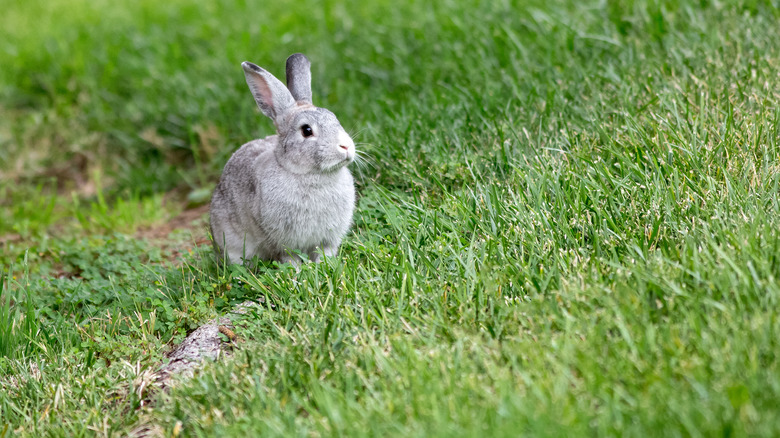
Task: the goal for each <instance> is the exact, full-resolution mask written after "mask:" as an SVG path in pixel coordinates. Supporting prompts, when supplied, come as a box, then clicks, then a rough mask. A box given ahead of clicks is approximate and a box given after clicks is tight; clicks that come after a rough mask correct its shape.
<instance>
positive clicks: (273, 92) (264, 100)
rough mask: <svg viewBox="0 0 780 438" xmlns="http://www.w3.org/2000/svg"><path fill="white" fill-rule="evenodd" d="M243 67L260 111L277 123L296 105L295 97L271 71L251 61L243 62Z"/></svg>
mask: <svg viewBox="0 0 780 438" xmlns="http://www.w3.org/2000/svg"><path fill="white" fill-rule="evenodd" d="M241 67H243V68H244V76H246V83H247V85H249V90H250V91H252V96H254V97H255V102H257V106H258V107H260V111H262V112H263V114H265V115H266V116H268V117H269V118H270V119H271V120H273V121H274V123H276V122H277V119H278V118H279V116H281V115H282V114H284V113H286V112H287V111H288V110H289V109H290V108H292V107H293V106H294V105H295V99H293V97H292V95H291V94H290V91H289V90H287V87H285V86H284V84H282V82H281V81H280V80H279V79H276V78H275V77H274V75H272V74H271V73H268V72H267V71H265V70H263V69H262V68H260V67H258V66H256V65H255V64H252V63H251V62H243V63H241Z"/></svg>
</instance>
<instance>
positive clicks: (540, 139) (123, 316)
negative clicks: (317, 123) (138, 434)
mask: <svg viewBox="0 0 780 438" xmlns="http://www.w3.org/2000/svg"><path fill="white" fill-rule="evenodd" d="M272 3H273V2H272ZM778 16H780V13H779V12H778V9H777V5H776V4H775V5H773V4H772V3H771V2H737V3H717V4H707V2H704V3H703V4H699V3H692V2H683V4H678V2H643V1H635V2H620V3H618V2H607V3H605V4H600V3H596V2H569V3H567V2H562V1H545V2H541V1H540V2H524V3H521V4H513V3H511V2H484V3H478V2H438V3H437V4H436V6H428V5H424V4H408V5H403V4H398V2H372V3H366V2H357V1H355V2H349V4H347V5H344V6H342V5H338V4H335V2H333V3H331V2H326V3H324V5H320V3H319V2H313V1H312V2H306V1H303V2H295V5H294V6H293V5H277V4H275V3H274V4H269V5H264V6H263V7H262V8H260V7H255V6H251V5H247V4H245V3H242V2H236V3H235V4H233V3H231V2H227V1H224V2H213V3H209V4H203V5H198V6H193V5H188V4H186V3H185V2H178V1H171V2H166V4H165V5H160V4H159V2H151V1H140V2H119V3H116V2H111V3H109V2H102V1H99V2H83V1H78V0H69V1H65V0H61V1H55V2H42V1H31V2H25V3H24V5H23V6H22V4H19V5H15V6H13V7H12V8H11V12H10V13H8V14H5V15H4V16H3V18H0V37H2V38H0V49H2V50H3V52H4V53H5V55H4V56H5V57H6V58H9V59H10V60H11V62H10V63H9V64H8V65H10V67H8V68H3V69H2V70H0V81H2V82H0V83H1V84H2V85H3V87H2V91H1V92H2V93H3V94H2V97H3V101H2V102H3V106H2V107H0V111H2V112H3V114H4V115H5V117H3V118H2V122H0V144H1V145H2V148H0V154H4V156H2V157H0V158H3V162H5V163H6V165H5V167H3V168H2V171H3V172H4V175H5V176H6V177H7V178H15V179H16V181H19V182H21V183H20V184H13V185H11V184H9V183H8V181H7V180H6V182H4V183H2V187H0V193H3V200H2V201H1V202H3V209H2V211H0V232H2V233H5V234H9V233H12V234H14V235H18V236H19V238H20V239H21V241H15V243H9V244H6V245H5V246H4V249H3V252H2V254H1V256H2V259H1V260H2V262H3V264H4V265H5V266H6V268H5V272H6V274H7V275H6V276H5V279H4V281H3V282H4V295H5V296H6V297H7V298H6V299H13V300H14V305H12V306H9V305H8V304H4V305H0V323H1V324H0V355H1V356H3V357H2V358H0V371H2V373H1V374H2V377H0V385H2V388H3V390H2V391H0V415H1V416H2V418H3V420H4V421H7V422H9V423H10V426H11V427H10V428H11V429H12V430H18V431H19V432H20V433H21V434H31V435H39V434H42V433H49V434H54V435H60V434H64V435H79V434H93V433H95V431H98V432H99V433H111V432H120V433H126V432H128V431H130V430H132V429H133V428H135V427H137V426H139V425H144V424H146V425H152V426H147V427H153V430H155V431H157V432H165V433H166V434H170V433H172V432H174V431H176V430H179V428H181V430H182V431H183V432H184V433H187V434H191V435H214V434H216V435H218V436H236V435H246V433H247V432H255V433H259V432H262V433H265V434H268V435H281V436H289V435H291V434H301V435H344V434H349V435H363V434H373V435H412V436H431V435H440V436H458V435H464V436H467V435H479V434H482V435H485V436H503V435H512V436H514V435H517V434H518V433H528V434H531V435H544V436H557V435H561V436H563V435H566V436H572V435H585V434H593V435H637V436H646V435H663V436H670V435H680V436H699V435H716V434H717V435H729V436H731V435H736V436H743V435H757V436H775V435H777V434H778V433H780V416H779V415H778V414H777V409H776V406H777V404H778V399H780V367H779V364H778V359H777V354H776V352H777V351H778V348H779V347H780V346H778V339H779V337H778V335H779V334H780V321H779V320H778V316H779V315H778V310H777V309H778V307H777V299H778V293H779V292H780V282H779V281H778V277H780V231H779V230H780V219H779V216H778V213H780V201H778V199H777V193H778V188H779V187H778V186H779V185H780V172H778V170H780V168H779V165H778V159H779V158H780V156H779V154H780V148H778V141H780V137H779V136H780V130H779V128H780V109H778V102H780V83H778V82H779V81H778V72H780V61H779V59H778V55H780V50H779V49H780V44H778V41H780V38H777V35H776V31H775V30H774V29H775V27H776V26H775V23H776V20H777V18H778ZM31 23H38V24H40V25H39V26H31V25H30V24H31ZM41 28H43V29H46V30H45V31H42V32H41V31H38V30H34V29H41ZM294 51H304V52H306V53H308V54H309V55H310V58H311V59H312V61H313V68H314V71H313V79H314V84H313V85H314V92H315V102H316V103H318V104H320V105H323V106H327V107H328V108H330V109H332V110H333V111H334V112H335V113H336V114H338V115H339V117H340V119H341V120H342V121H343V122H344V124H345V126H346V127H347V128H348V129H351V130H352V131H354V132H359V134H358V135H357V138H358V141H359V142H363V143H365V144H364V145H363V146H362V147H363V149H364V150H367V151H368V152H369V154H370V155H371V156H372V157H373V165H367V166H363V167H359V168H357V169H356V173H358V175H359V178H358V179H359V190H360V193H361V199H360V203H359V208H358V212H357V213H356V217H355V222H356V223H355V227H354V231H353V233H352V234H351V235H350V236H349V238H348V239H347V241H346V242H345V244H344V246H343V248H342V253H341V257H339V258H338V259H334V260H329V261H328V262H327V263H322V264H320V265H316V266H314V265H308V266H305V267H304V268H303V269H302V270H301V271H300V272H298V273H296V272H295V271H294V270H292V269H289V268H280V269H277V268H275V267H270V266H269V267H264V268H261V269H260V270H259V271H258V272H256V273H254V274H252V273H248V272H246V271H244V270H243V269H240V268H238V267H234V268H231V269H229V270H220V269H219V268H217V267H216V266H215V265H214V263H213V261H212V260H211V259H210V258H209V256H208V248H202V249H199V250H196V251H195V252H194V253H193V254H192V255H189V256H187V257H186V260H187V262H186V263H185V264H184V265H183V266H181V267H175V266H173V265H171V264H170V263H169V262H167V261H166V254H165V251H159V250H155V249H153V248H150V247H149V245H148V244H146V243H143V242H137V241H136V240H135V239H134V238H132V237H127V235H126V234H121V233H132V231H133V230H134V229H135V228H137V227H138V226H139V225H143V224H148V223H155V222H159V221H160V220H162V219H163V218H164V216H165V214H164V212H163V213H161V211H160V208H159V205H160V203H161V198H160V196H159V193H161V192H162V191H165V190H168V189H170V188H173V187H185V188H186V189H187V190H190V191H193V192H197V191H198V190H200V189H208V187H209V185H210V184H213V181H214V180H215V178H216V176H217V175H218V172H219V170H220V168H221V166H222V165H223V163H224V161H225V160H226V158H227V157H228V156H229V154H230V153H231V152H232V150H233V149H234V148H235V147H236V145H238V144H239V143H240V142H241V141H243V140H245V139H247V138H250V137H252V136H258V135H264V134H267V133H269V132H270V131H271V124H270V123H268V122H264V121H261V122H258V121H257V120H258V119H259V116H258V115H257V112H256V111H255V110H254V108H253V105H252V102H251V98H250V97H249V94H248V93H247V92H246V90H245V85H244V84H243V79H242V77H241V73H240V70H238V68H237V66H238V63H239V62H240V61H243V60H245V59H248V60H252V61H254V62H257V63H258V64H260V65H263V66H268V67H269V68H270V69H271V70H272V71H273V72H276V73H277V74H279V75H280V76H281V72H282V70H281V67H282V65H283V60H284V58H285V56H287V55H288V54H289V53H292V52H294ZM258 126H259V128H258ZM106 157H110V158H109V159H107V158H106ZM75 165H78V166H77V167H78V169H77V171H68V168H69V166H75ZM58 166H60V167H58ZM62 166H64V169H62V168H61V167H62ZM47 169H48V170H47ZM50 169H55V170H56V171H57V172H54V176H56V177H58V178H59V179H58V180H57V183H58V185H59V187H53V185H54V183H52V182H51V180H50V179H47V178H46V175H49V176H51V175H52V172H51V170H50ZM96 169H100V170H101V172H100V173H95V171H96ZM80 173H86V174H88V175H91V176H90V177H89V178H91V181H92V185H95V186H97V187H99V188H100V187H103V186H105V189H101V190H97V193H98V194H99V195H96V194H94V193H90V191H89V190H86V189H83V188H81V187H80V186H79V182H78V181H77V176H78V174H80ZM42 175H43V176H42ZM100 175H103V177H100ZM100 178H103V179H100ZM69 180H71V181H73V182H67V181H69ZM63 181H65V182H63ZM82 183H83V182H82ZM36 184H39V185H36ZM87 185H89V184H87ZM55 188H57V189H58V191H57V190H55ZM70 189H74V190H77V192H78V193H82V195H76V196H75V197H71V196H70V195H62V194H63V193H69V190H70ZM93 192H94V190H93ZM57 193H59V194H57ZM90 196H91V197H90ZM139 206H141V207H143V208H142V209H139ZM136 211H141V212H142V213H141V214H131V213H132V212H136ZM77 212H80V213H81V215H80V216H79V217H77V218H76V219H75V220H74V219H69V217H70V216H71V215H73V214H75V213H77ZM123 212H124V213H123ZM117 231H118V232H119V233H116V232H117ZM203 232H204V233H205V230H203ZM196 234H197V231H196ZM183 239H184V240H186V238H183ZM28 248H30V249H31V250H30V251H29V252H27V253H26V256H25V255H24V253H25V250H26V249H28ZM25 257H26V258H25ZM12 264H13V268H10V266H12ZM54 276H59V277H63V278H59V279H52V277H54ZM257 296H264V297H266V299H267V300H268V301H269V302H272V303H274V304H275V307H274V308H267V309H265V310H262V311H260V312H259V313H257V314H254V315H251V316H249V317H246V318H245V319H244V321H243V323H242V324H243V326H242V327H241V328H240V330H238V334H239V335H240V336H242V337H243V338H244V339H245V340H246V342H245V343H244V344H242V345H241V348H240V349H239V350H238V352H237V354H236V355H235V359H234V360H231V361H229V362H226V363H223V364H219V365H216V366H212V367H210V368H208V369H207V370H205V371H204V372H203V373H201V374H200V375H199V376H197V377H196V378H195V379H194V380H193V381H191V382H190V383H187V384H184V385H181V386H179V387H177V388H176V389H174V390H173V391H172V392H171V393H170V394H157V395H156V396H154V397H156V399H155V400H157V401H156V402H155V403H154V404H153V406H154V409H150V408H149V407H148V406H147V405H145V406H141V405H142V404H144V403H142V402H143V400H145V399H146V398H147V397H148V396H149V392H148V390H147V389H145V387H144V382H145V376H146V374H145V372H146V370H148V369H150V368H153V367H154V366H155V363H156V361H157V360H159V358H160V349H161V347H162V345H163V344H165V343H167V342H169V341H171V340H174V341H175V340H176V339H180V338H181V336H183V335H184V334H185V333H186V331H187V330H189V329H191V328H192V327H194V326H195V325H196V324H197V323H198V322H200V321H203V320H205V319H207V318H209V317H211V316H213V315H215V314H218V313H221V312H224V311H226V309H227V307H228V306H229V304H230V303H231V302H238V301H241V300H243V299H245V298H246V297H257ZM7 302H8V301H6V303H7ZM9 320H13V321H14V323H13V324H11V322H9ZM179 423H180V424H179ZM177 424H179V425H178V426H177Z"/></svg>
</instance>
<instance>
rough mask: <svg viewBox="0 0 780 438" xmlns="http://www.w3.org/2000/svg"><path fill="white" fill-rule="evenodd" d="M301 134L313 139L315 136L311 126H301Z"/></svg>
mask: <svg viewBox="0 0 780 438" xmlns="http://www.w3.org/2000/svg"><path fill="white" fill-rule="evenodd" d="M301 134H303V136H304V137H311V136H312V135H314V131H312V129H311V126H309V125H303V126H301Z"/></svg>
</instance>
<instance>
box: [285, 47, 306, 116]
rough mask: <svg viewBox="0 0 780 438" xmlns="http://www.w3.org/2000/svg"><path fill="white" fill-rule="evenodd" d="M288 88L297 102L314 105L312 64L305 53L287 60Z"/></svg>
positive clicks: (294, 55)
mask: <svg viewBox="0 0 780 438" xmlns="http://www.w3.org/2000/svg"><path fill="white" fill-rule="evenodd" d="M287 88H288V89H289V90H290V94H292V96H293V98H294V99H295V101H296V102H305V103H309V104H310V103H312V100H311V62H309V58H307V57H306V55H304V54H303V53H296V54H293V55H290V57H289V58H287Z"/></svg>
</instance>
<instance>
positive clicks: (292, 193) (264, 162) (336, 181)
mask: <svg viewBox="0 0 780 438" xmlns="http://www.w3.org/2000/svg"><path fill="white" fill-rule="evenodd" d="M296 59H297V60H296ZM291 60H292V61H291ZM304 61H305V62H304ZM291 65H292V66H293V68H290V66H291ZM287 66H288V69H287V77H288V78H287V79H288V83H289V84H296V85H295V87H297V89H298V92H300V93H303V97H304V98H305V97H307V95H306V93H305V89H308V99H309V102H310V101H311V88H310V85H309V84H310V79H311V76H310V73H309V61H308V59H306V57H305V56H303V55H300V54H296V55H293V56H291V57H290V58H289V59H288V63H287ZM242 67H243V68H244V73H245V75H246V79H247V84H248V85H249V89H250V90H251V91H252V95H253V96H254V97H255V101H256V102H257V105H258V107H260V110H261V111H262V112H263V113H264V114H265V115H266V116H268V117H269V118H271V119H272V120H273V121H274V124H275V125H276V129H277V132H278V133H277V134H276V135H272V136H269V137H266V138H264V139H258V140H254V141H251V142H249V143H247V144H245V145H243V146H242V147H241V148H239V149H238V151H236V152H235V153H234V154H233V156H232V157H230V160H228V162H227V164H226V165H225V169H224V170H223V172H222V177H221V178H220V180H219V183H218V184H217V187H216V189H215V190H214V194H213V196H212V198H211V234H212V237H213V239H214V244H215V247H216V249H217V251H218V252H219V253H220V255H224V256H226V257H227V259H228V261H229V262H230V263H240V262H241V259H242V258H243V259H245V260H248V259H251V258H252V257H254V256H258V257H259V258H260V259H262V260H277V261H281V262H293V263H296V262H298V258H297V256H295V255H293V254H292V252H293V251H300V252H302V253H304V254H306V255H307V256H308V257H309V258H310V259H312V260H315V261H318V260H319V257H320V251H321V252H322V253H324V254H325V255H326V256H331V255H335V254H336V253H337V251H338V247H339V245H340V244H341V240H342V239H343V237H344V235H345V234H346V233H347V231H348V230H349V227H350V225H351V223H352V213H353V211H354V209H355V186H354V183H353V180H352V174H351V173H350V172H349V169H347V165H348V164H349V163H351V162H352V160H354V157H355V145H354V142H353V141H352V139H351V138H350V137H349V135H348V134H347V133H346V131H344V128H342V127H341V124H340V123H339V121H338V119H336V116H335V115H334V114H333V113H332V112H330V111H328V110H326V109H323V108H317V107H314V106H312V105H311V104H310V103H308V102H307V101H305V100H303V101H302V100H298V101H296V99H295V98H293V94H291V92H290V91H291V90H288V89H287V88H285V87H284V85H282V83H281V82H280V81H279V80H278V79H276V78H275V77H274V76H273V75H271V74H270V73H268V72H267V71H265V70H263V69H262V68H260V67H258V66H256V65H254V64H251V63H249V62H245V63H243V64H242ZM304 67H305V68H304ZM291 75H292V78H291ZM291 79H292V80H291ZM304 84H305V85H306V86H304ZM301 90H304V91H301ZM299 96H301V95H300V94H299ZM303 125H309V126H310V127H311V129H312V131H313V135H311V136H309V137H304V135H303V132H302V126H303Z"/></svg>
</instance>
